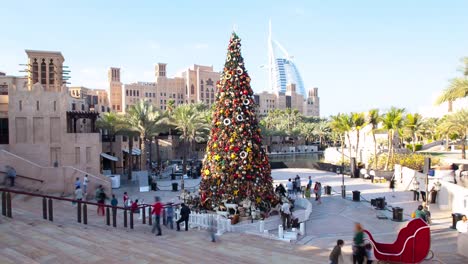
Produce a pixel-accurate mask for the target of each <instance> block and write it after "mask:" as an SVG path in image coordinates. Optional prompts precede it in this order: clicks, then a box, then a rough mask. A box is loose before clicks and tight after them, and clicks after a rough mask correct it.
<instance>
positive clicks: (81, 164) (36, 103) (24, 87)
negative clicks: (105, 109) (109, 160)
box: [0, 50, 110, 193]
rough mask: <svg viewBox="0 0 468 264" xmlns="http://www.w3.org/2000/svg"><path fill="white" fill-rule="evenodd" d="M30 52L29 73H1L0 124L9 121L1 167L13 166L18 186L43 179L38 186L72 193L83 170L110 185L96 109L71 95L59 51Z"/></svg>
mask: <svg viewBox="0 0 468 264" xmlns="http://www.w3.org/2000/svg"><path fill="white" fill-rule="evenodd" d="M26 53H27V55H28V63H27V77H25V78H23V77H11V76H6V75H5V76H0V84H2V87H3V88H2V90H1V91H2V95H1V98H0V110H1V117H2V124H3V123H4V120H5V119H7V124H8V125H7V126H8V129H7V130H5V129H2V142H1V143H0V170H1V171H4V167H5V165H9V166H12V167H14V168H15V169H16V170H17V173H18V176H19V178H18V180H19V183H20V184H25V185H30V184H33V183H35V184H37V183H38V182H40V181H43V182H42V183H41V184H40V186H36V187H37V189H42V190H44V191H51V192H61V193H71V192H72V191H73V186H74V185H73V182H74V180H75V178H76V177H80V178H83V176H84V175H85V174H89V176H90V179H91V186H90V187H94V186H95V185H100V184H102V185H104V186H105V187H107V188H109V187H110V182H109V180H108V179H107V178H105V177H104V176H102V175H101V174H100V159H99V157H100V154H101V150H102V146H101V140H100V134H99V132H98V131H97V130H96V127H95V122H96V119H97V118H98V116H99V114H98V112H95V111H90V105H89V104H87V102H86V99H84V98H75V97H73V96H72V94H71V92H70V90H69V89H68V87H67V86H66V85H65V83H66V78H64V77H63V72H64V70H63V69H64V67H63V62H64V58H63V56H62V54H61V53H60V52H50V51H33V50H27V51H26ZM6 105H7V107H6ZM5 110H6V111H5ZM5 133H7V134H8V135H7V136H8V142H5ZM5 143H6V144H5ZM0 176H1V175H0Z"/></svg>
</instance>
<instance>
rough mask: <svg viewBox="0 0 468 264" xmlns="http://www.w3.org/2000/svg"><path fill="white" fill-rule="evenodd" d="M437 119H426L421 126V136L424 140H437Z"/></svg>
mask: <svg viewBox="0 0 468 264" xmlns="http://www.w3.org/2000/svg"><path fill="white" fill-rule="evenodd" d="M437 123H438V119H437V118H433V117H431V118H424V119H423V120H422V124H421V135H422V137H423V139H426V140H432V141H434V140H435V139H436V127H437Z"/></svg>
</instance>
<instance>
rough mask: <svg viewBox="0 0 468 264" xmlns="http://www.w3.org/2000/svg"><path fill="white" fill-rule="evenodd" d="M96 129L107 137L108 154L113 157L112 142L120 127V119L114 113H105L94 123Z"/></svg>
mask: <svg viewBox="0 0 468 264" xmlns="http://www.w3.org/2000/svg"><path fill="white" fill-rule="evenodd" d="M96 127H97V128H99V129H101V132H102V133H103V134H105V135H107V136H109V138H110V140H109V146H110V152H111V155H113V148H112V142H114V140H115V136H116V135H117V133H118V132H119V129H120V128H121V127H122V119H121V117H120V116H119V115H117V114H116V113H114V112H105V113H103V114H102V115H101V116H100V117H99V119H98V120H97V121H96Z"/></svg>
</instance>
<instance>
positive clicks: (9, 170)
mask: <svg viewBox="0 0 468 264" xmlns="http://www.w3.org/2000/svg"><path fill="white" fill-rule="evenodd" d="M7 177H8V179H10V187H14V186H15V179H16V170H15V168H13V167H11V166H7Z"/></svg>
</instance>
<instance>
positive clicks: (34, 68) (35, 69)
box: [32, 59, 39, 84]
mask: <svg viewBox="0 0 468 264" xmlns="http://www.w3.org/2000/svg"><path fill="white" fill-rule="evenodd" d="M32 76H33V79H32V81H33V84H35V83H37V82H38V81H39V65H38V64H37V59H34V62H33V64H32Z"/></svg>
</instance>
